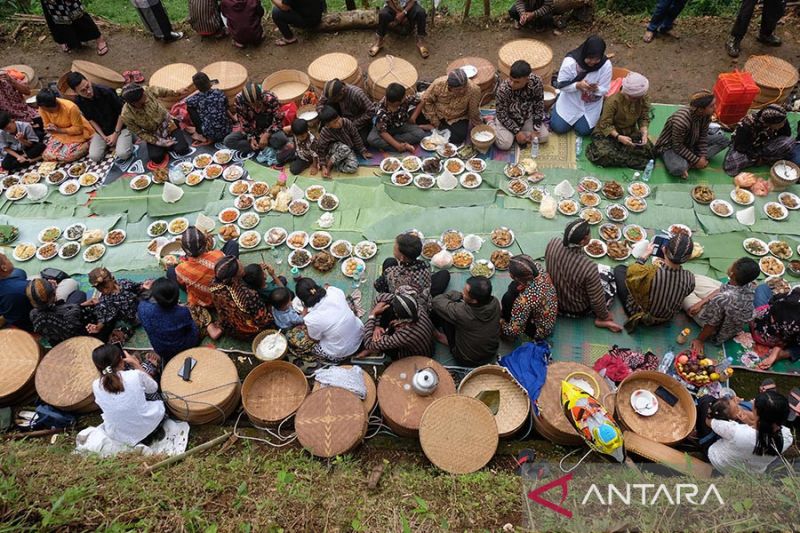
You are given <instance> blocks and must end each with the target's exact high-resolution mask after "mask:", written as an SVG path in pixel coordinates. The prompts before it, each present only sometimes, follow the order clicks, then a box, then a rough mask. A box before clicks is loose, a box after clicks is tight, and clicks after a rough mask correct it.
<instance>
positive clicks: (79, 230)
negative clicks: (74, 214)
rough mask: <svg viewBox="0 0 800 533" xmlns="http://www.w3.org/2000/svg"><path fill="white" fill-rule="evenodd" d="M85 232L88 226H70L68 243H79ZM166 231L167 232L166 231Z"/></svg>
mask: <svg viewBox="0 0 800 533" xmlns="http://www.w3.org/2000/svg"><path fill="white" fill-rule="evenodd" d="M85 231H86V225H85V224H81V223H80V222H76V223H74V224H70V225H69V226H67V227H66V228H65V229H64V238H65V239H67V240H68V241H79V240H80V239H81V237H83V233H84V232H85ZM164 231H166V229H165V230H164Z"/></svg>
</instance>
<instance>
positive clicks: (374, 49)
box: [369, 44, 383, 57]
mask: <svg viewBox="0 0 800 533" xmlns="http://www.w3.org/2000/svg"><path fill="white" fill-rule="evenodd" d="M381 49H383V46H378V45H377V44H374V45H372V47H371V48H370V49H369V57H375V56H376V55H378V52H380V51H381Z"/></svg>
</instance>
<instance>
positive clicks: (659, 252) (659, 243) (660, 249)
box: [653, 235, 669, 257]
mask: <svg viewBox="0 0 800 533" xmlns="http://www.w3.org/2000/svg"><path fill="white" fill-rule="evenodd" d="M668 242H669V239H668V238H667V237H664V236H662V235H657V236H656V237H655V238H654V239H653V256H654V257H664V246H665V245H666V244H667V243H668Z"/></svg>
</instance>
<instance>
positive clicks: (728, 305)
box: [697, 284, 755, 344]
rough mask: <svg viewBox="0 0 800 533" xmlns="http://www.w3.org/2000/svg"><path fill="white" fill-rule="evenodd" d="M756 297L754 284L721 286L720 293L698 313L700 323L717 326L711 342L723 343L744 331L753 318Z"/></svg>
mask: <svg viewBox="0 0 800 533" xmlns="http://www.w3.org/2000/svg"><path fill="white" fill-rule="evenodd" d="M754 298H755V286H754V285H753V284H750V285H746V286H744V287H736V286H734V285H728V284H725V285H722V286H721V287H720V288H719V294H717V295H716V296H714V297H713V298H711V300H709V301H708V303H706V305H704V306H703V309H702V310H701V311H700V313H699V314H698V315H697V319H698V321H699V322H700V323H702V324H705V325H710V326H717V328H718V329H717V333H716V334H715V335H714V337H713V338H712V339H710V340H711V342H713V343H714V344H721V343H723V342H725V341H727V340H729V339H732V338H734V337H735V336H736V335H738V334H739V333H740V332H741V331H742V329H743V328H744V325H745V324H747V323H748V322H750V320H751V319H752V318H753V300H754Z"/></svg>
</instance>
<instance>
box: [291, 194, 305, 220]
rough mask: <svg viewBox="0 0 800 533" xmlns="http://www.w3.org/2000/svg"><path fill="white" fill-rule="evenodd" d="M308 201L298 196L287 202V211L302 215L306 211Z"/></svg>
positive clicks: (297, 215)
mask: <svg viewBox="0 0 800 533" xmlns="http://www.w3.org/2000/svg"><path fill="white" fill-rule="evenodd" d="M308 208H309V203H308V200H304V199H303V198H298V199H297V200H292V201H291V202H289V212H290V213H291V214H293V215H294V216H296V217H299V216H303V215H305V214H306V213H308Z"/></svg>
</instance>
